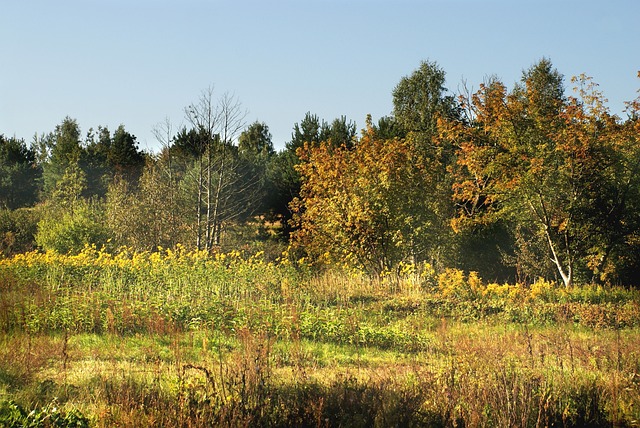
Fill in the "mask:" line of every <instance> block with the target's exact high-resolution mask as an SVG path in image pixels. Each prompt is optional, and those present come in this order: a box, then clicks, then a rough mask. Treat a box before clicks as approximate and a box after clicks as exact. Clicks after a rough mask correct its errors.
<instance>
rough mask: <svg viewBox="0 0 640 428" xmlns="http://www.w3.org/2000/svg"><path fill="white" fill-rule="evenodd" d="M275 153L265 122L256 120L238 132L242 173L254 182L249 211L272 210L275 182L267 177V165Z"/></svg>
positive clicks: (266, 211)
mask: <svg viewBox="0 0 640 428" xmlns="http://www.w3.org/2000/svg"><path fill="white" fill-rule="evenodd" d="M275 154H276V152H275V150H274V148H273V142H272V141H271V133H270V132H269V127H268V126H267V125H266V124H265V123H261V122H257V121H256V122H254V123H252V124H251V125H249V126H248V127H247V129H245V130H244V131H242V133H241V134H240V137H239V138H238V155H239V160H240V162H241V164H242V165H241V168H242V175H243V176H244V180H245V181H246V182H247V183H251V182H255V189H254V190H255V193H254V194H255V196H256V199H255V200H254V201H253V202H252V205H253V209H251V210H249V212H252V211H253V212H257V213H261V214H267V213H269V212H272V211H273V207H274V203H275V198H274V195H275V184H274V183H273V182H272V181H271V179H270V177H269V165H270V163H271V161H272V159H273V157H274V156H275Z"/></svg>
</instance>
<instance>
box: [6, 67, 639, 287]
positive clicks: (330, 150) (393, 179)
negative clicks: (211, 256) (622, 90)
mask: <svg viewBox="0 0 640 428" xmlns="http://www.w3.org/2000/svg"><path fill="white" fill-rule="evenodd" d="M570 82H571V84H572V86H573V88H572V91H567V90H566V88H565V83H566V82H565V79H564V77H563V76H562V74H560V73H559V72H558V71H557V70H556V69H555V68H554V67H553V65H552V63H551V62H550V61H549V60H548V59H542V60H540V61H539V62H537V63H536V64H534V65H533V66H531V67H530V68H528V69H527V70H525V71H523V74H522V77H521V79H520V81H519V82H518V83H516V84H515V85H514V87H513V88H512V89H510V90H509V89H508V88H507V87H506V85H505V84H504V83H503V82H502V81H501V80H500V79H499V78H497V77H495V76H492V77H489V78H487V79H486V80H485V82H484V83H483V84H481V85H480V87H479V89H478V90H477V91H472V90H469V89H466V88H465V89H463V90H462V91H461V93H459V94H453V93H452V92H450V91H449V90H448V89H447V88H446V86H445V72H444V70H443V69H442V68H441V67H439V65H438V64H437V63H435V62H429V61H425V62H422V63H421V64H420V66H419V68H417V69H416V70H414V71H413V72H412V73H411V74H410V75H408V76H405V77H403V78H401V79H400V81H399V83H398V84H397V86H396V87H395V89H394V90H393V93H392V96H393V106H394V109H393V113H392V114H391V115H389V116H386V117H382V118H380V119H379V120H378V121H377V122H375V123H374V121H373V120H372V118H371V117H368V118H367V120H366V126H365V129H363V130H362V131H361V132H360V133H358V132H357V130H356V125H355V123H353V122H351V121H349V120H347V118H346V117H344V116H343V117H340V118H336V119H335V120H333V121H332V122H330V123H329V122H326V121H324V120H321V119H320V118H318V116H316V115H313V114H311V113H307V114H306V115H305V117H304V118H303V119H302V120H301V121H300V122H298V123H295V124H294V126H293V131H292V135H291V140H290V141H288V142H287V143H286V145H285V147H284V149H282V150H280V151H276V150H275V149H274V146H273V143H272V140H271V134H270V132H269V128H268V126H267V124H265V123H263V122H254V123H251V124H248V125H247V124H246V123H245V118H246V113H245V111H244V110H243V108H242V105H241V103H240V102H239V101H238V100H237V99H236V98H235V97H233V96H230V95H228V94H223V95H222V96H220V97H217V94H215V92H214V91H213V89H212V88H208V89H206V90H204V91H202V93H201V95H200V97H199V98H198V100H196V101H195V102H194V103H192V104H191V105H189V106H187V107H186V108H185V110H184V114H185V123H187V126H183V127H180V128H178V129H175V128H174V126H173V125H172V123H171V121H170V120H168V119H167V120H165V121H164V122H162V123H161V124H159V125H158V126H157V128H156V129H155V130H154V134H155V136H156V138H157V140H158V142H159V143H160V144H161V149H160V150H159V151H158V152H157V153H146V152H143V151H141V150H140V149H139V147H138V143H137V141H136V138H135V136H133V135H131V134H130V133H129V132H128V131H127V130H126V129H125V127H124V126H120V127H118V128H117V129H116V130H115V131H114V132H111V131H110V130H109V129H107V128H106V127H98V128H97V130H94V129H90V130H89V131H88V132H87V133H86V135H85V136H84V137H83V136H82V134H81V130H80V126H79V125H78V123H77V122H76V121H75V120H74V119H72V118H69V117H67V118H65V119H64V120H63V121H62V123H61V124H59V125H58V126H56V129H55V130H54V131H53V132H51V133H49V134H43V135H36V136H35V137H34V139H33V141H32V142H31V143H30V144H29V145H27V144H26V143H25V141H24V140H19V139H16V138H7V137H4V136H2V135H0V177H1V179H0V206H2V210H1V211H0V215H1V216H2V217H0V251H1V252H2V254H4V255H5V256H8V255H10V254H13V253H17V252H22V251H27V250H30V249H34V248H40V249H43V250H55V251H58V252H63V253H66V252H74V251H78V250H79V249H81V248H82V247H83V246H84V245H87V244H89V245H96V246H99V247H104V248H107V249H113V250H116V249H117V248H119V247H122V246H126V247H128V248H131V249H134V250H140V251H156V250H157V249H158V248H159V247H161V248H173V247H175V246H177V245H183V246H186V247H188V248H193V249H198V250H203V251H210V252H213V251H219V250H225V249H229V248H234V249H237V248H244V249H246V250H248V251H257V250H258V249H260V248H262V249H264V248H278V245H286V244H290V245H291V247H292V248H294V249H295V250H296V251H297V252H298V254H300V255H301V256H304V257H305V258H307V259H309V260H311V261H313V262H314V263H317V264H319V265H322V264H327V265H332V266H336V265H337V266H346V267H357V268H362V269H365V270H367V271H369V272H371V273H372V274H375V275H381V274H384V273H386V272H393V271H394V270H398V269H400V266H402V264H403V263H429V264H430V265H431V266H432V267H434V268H436V269H444V268H446V267H458V268H461V269H465V270H473V271H477V272H479V273H480V274H481V275H482V276H483V277H485V278H488V279H490V280H516V281H522V282H527V281H531V280H535V279H537V277H544V278H550V279H555V280H557V281H558V282H561V283H563V284H564V285H566V286H571V285H572V284H574V283H586V282H598V283H606V284H626V285H637V284H638V283H639V280H640V174H639V172H640V171H639V168H640V147H639V145H638V138H639V135H640V119H639V118H640V98H636V99H635V100H633V101H630V102H628V103H627V106H626V107H627V108H626V110H625V114H626V118H624V119H622V118H620V117H618V116H616V115H614V114H612V113H611V112H610V111H609V109H608V108H607V106H606V99H605V98H604V95H603V94H602V93H601V92H600V91H599V89H598V86H597V84H596V83H595V82H593V80H592V79H591V78H589V77H588V76H586V75H581V76H577V77H574V78H572V79H570Z"/></svg>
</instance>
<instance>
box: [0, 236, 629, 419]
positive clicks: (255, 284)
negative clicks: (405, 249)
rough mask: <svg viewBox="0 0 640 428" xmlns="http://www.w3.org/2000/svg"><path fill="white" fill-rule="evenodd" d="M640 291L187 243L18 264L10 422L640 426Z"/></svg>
mask: <svg viewBox="0 0 640 428" xmlns="http://www.w3.org/2000/svg"><path fill="white" fill-rule="evenodd" d="M639 332H640V292H638V291H637V290H628V289H622V288H602V287H597V286H582V287H574V288H570V289H565V288H564V287H558V286H557V285H556V284H552V283H549V282H545V281H542V280H540V281H537V282H536V283H534V284H531V285H530V286H521V285H509V284H494V283H490V282H487V281H483V280H482V279H481V278H478V276H477V275H475V274H474V273H463V272H460V271H457V270H446V271H444V272H441V273H438V274H437V273H436V272H434V271H433V269H431V267H430V266H429V265H420V266H414V265H403V266H401V268H400V269H399V271H398V272H394V273H391V274H387V275H383V276H382V277H381V278H375V279H372V278H369V277H367V276H366V275H364V274H362V273H359V272H356V271H349V270H338V269H335V270H329V271H322V272H318V271H316V270H314V269H312V268H310V267H308V266H306V265H305V263H304V260H295V261H292V260H291V259H290V258H289V257H287V255H286V254H285V255H283V257H281V258H278V259H276V260H273V261H267V260H266V259H265V257H264V255H262V254H257V255H255V256H253V257H243V255H242V254H239V253H230V254H219V255H217V256H216V257H208V256H206V255H205V254H202V253H197V252H187V251H184V250H181V249H177V250H175V251H171V250H163V251H159V252H156V253H135V252H132V251H126V250H123V251H121V252H120V253H118V254H116V255H110V254H106V253H103V252H101V251H98V250H96V249H93V248H86V249H85V250H84V251H83V252H82V253H80V254H79V255H77V256H61V255H57V254H55V253H28V254H24V255H19V256H15V257H14V258H12V259H4V260H0V426H97V427H111V426H121V427H128V426H131V427H134V426H135V427H145V426H176V427H197V426H234V427H235V426H310V427H311V426H312V427H316V426H318V427H324V426H331V427H333V426H336V427H352V426H356V427H357V426H381V427H386V426H433V427H446V426H452V427H453V426H465V427H475V426H500V427H536V426H540V427H543V426H559V427H584V426H592V427H600V426H640V334H638V333H639Z"/></svg>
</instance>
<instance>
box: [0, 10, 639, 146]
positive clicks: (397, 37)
mask: <svg viewBox="0 0 640 428" xmlns="http://www.w3.org/2000/svg"><path fill="white" fill-rule="evenodd" d="M0 10H1V12H0V61H1V62H0V63H1V64H2V66H1V67H0V133H3V134H5V135H7V136H14V135H15V136H16V137H19V138H24V139H25V140H27V141H31V139H32V137H33V135H34V133H36V132H37V133H44V132H50V131H52V130H53V129H54V128H55V126H56V124H58V123H60V122H61V121H62V119H64V117H65V116H70V117H72V118H75V119H77V121H78V123H79V124H80V126H81V128H82V132H83V134H84V133H86V132H87V131H88V130H89V128H90V127H93V128H97V127H98V125H103V126H108V127H109V129H111V130H114V129H115V128H116V127H117V126H118V125H120V124H124V125H125V127H126V129H127V130H128V131H129V132H131V133H133V134H134V135H136V136H137V137H138V141H139V142H140V145H141V147H142V148H144V149H148V150H156V149H157V148H158V145H157V143H156V141H155V139H154V137H153V134H152V132H151V131H152V129H153V128H154V126H156V124H157V123H158V122H161V121H163V120H164V119H165V117H169V118H170V119H171V121H172V122H173V123H174V125H176V126H178V125H180V124H183V123H184V117H183V116H184V115H183V109H184V107H185V106H186V105H188V104H190V103H192V102H194V101H196V100H197V99H198V97H199V95H200V93H201V92H202V90H203V89H205V88H207V87H209V86H211V85H213V86H214V87H215V90H216V92H217V93H218V94H219V95H222V94H223V93H224V92H229V93H234V94H235V95H236V96H237V98H238V99H239V100H240V101H241V103H242V105H243V107H244V108H245V109H246V110H247V111H248V116H247V123H251V122H253V121H255V120H259V121H262V122H265V123H266V124H267V125H268V126H269V128H270V130H271V133H272V134H273V141H274V144H275V146H276V148H282V147H283V146H284V143H285V142H286V141H288V140H289V139H290V137H291V130H292V128H293V124H294V123H295V122H299V121H300V120H301V119H302V118H303V117H304V115H305V113H306V112H307V111H311V112H312V113H315V114H317V115H318V116H319V117H320V118H322V119H325V120H327V121H329V122H330V121H332V120H333V119H334V118H336V117H339V116H341V115H345V116H347V118H348V119H350V120H353V121H355V122H356V123H357V125H358V128H359V129H360V128H362V127H363V125H364V119H365V117H366V115H367V114H368V113H370V114H371V115H372V116H373V118H374V120H377V119H378V118H379V117H381V116H384V115H387V114H389V113H390V112H391V110H392V97H391V91H392V90H393V87H394V86H395V85H396V84H397V83H398V81H399V80H400V78H401V77H402V76H405V75H408V74H410V73H411V72H412V71H413V70H415V69H416V68H417V67H418V66H419V64H420V61H422V60H426V59H428V60H431V61H436V62H437V63H438V64H439V65H440V66H441V67H442V68H443V69H444V70H445V71H446V73H447V86H448V87H449V89H451V90H452V91H453V92H457V91H458V88H459V86H460V83H461V81H462V80H463V79H465V80H466V81H467V82H468V85H469V86H472V87H473V88H477V86H478V84H479V83H481V82H482V81H483V79H484V78H485V77H486V76H488V75H492V74H495V75H497V76H498V77H499V78H501V79H502V80H503V81H504V82H505V83H506V84H507V85H508V86H509V87H512V86H513V84H514V82H516V81H517V80H518V79H519V78H520V76H521V73H522V70H523V69H526V68H528V67H529V66H531V65H532V64H533V63H535V62H537V61H538V60H539V59H540V58H542V57H543V56H544V57H548V58H550V59H551V61H552V62H553V64H554V65H555V66H556V68H558V70H559V71H560V72H561V73H563V74H564V75H565V77H566V84H567V87H568V89H569V90H570V87H571V84H570V82H569V78H570V77H571V76H572V75H577V74H580V73H582V72H584V73H586V74H588V75H590V76H592V77H594V79H595V81H596V82H598V83H600V89H601V90H602V91H603V92H604V93H605V95H606V96H607V98H608V99H609V107H610V108H611V110H612V111H613V112H615V113H618V114H621V113H622V111H623V108H624V104H623V103H624V101H626V100H631V99H633V98H635V97H636V96H637V93H636V91H637V89H638V88H640V79H638V78H637V77H636V75H637V71H638V70H640V1H638V0H606V1H604V0H599V1H595V0H581V1H573V0H549V1H529V0H439V1H435V0H433V1H432V0H414V1H410V0H386V1H382V0H353V1H349V0H289V1H278V0H255V1H247V0H229V1H216V0H210V1H205V0H180V1H178V0H175V1H165V0H100V1H98V0H74V1H71V0H58V1H51V0H39V1H35V0H34V1H32V0H2V5H1V8H0Z"/></svg>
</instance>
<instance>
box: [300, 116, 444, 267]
mask: <svg viewBox="0 0 640 428" xmlns="http://www.w3.org/2000/svg"><path fill="white" fill-rule="evenodd" d="M298 154H299V156H300V157H301V159H302V162H301V163H300V164H299V165H298V167H297V168H298V170H299V172H300V174H301V176H302V189H301V193H300V198H297V199H295V200H294V201H293V202H292V208H293V211H294V213H295V215H294V218H293V221H294V222H295V225H296V226H297V227H298V229H297V230H296V231H295V232H294V235H293V238H294V242H295V243H296V244H297V245H299V246H302V247H303V248H304V249H305V250H306V251H308V252H309V254H311V255H312V256H313V257H314V258H315V259H318V260H324V261H329V262H339V263H347V264H352V265H356V266H360V267H363V268H365V269H366V270H368V271H369V272H372V273H374V274H380V273H382V272H384V271H389V270H392V269H395V268H397V266H398V264H399V263H400V262H401V261H420V260H426V259H428V258H429V256H430V255H431V250H433V249H434V248H435V247H437V246H438V244H439V242H437V241H436V240H434V239H432V237H433V236H434V232H435V229H437V228H438V227H440V224H439V223H438V221H437V219H436V215H435V213H434V212H432V211H430V210H428V209H425V204H424V190H423V189H425V188H431V187H433V183H432V182H431V179H432V176H431V175H430V174H429V173H428V168H429V164H428V162H427V160H426V159H425V158H424V157H422V156H421V155H420V154H419V152H418V151H417V150H416V147H415V145H414V142H413V141H412V140H399V139H394V140H380V139H377V138H375V134H374V132H373V129H372V126H371V124H369V126H368V129H367V131H365V133H364V134H363V136H362V138H361V139H360V140H359V142H358V143H357V145H356V146H355V147H354V148H353V149H351V150H349V149H348V148H347V147H346V146H341V147H338V148H336V147H333V146H332V145H331V144H330V143H328V142H323V143H321V144H320V145H317V146H312V145H310V144H307V145H305V146H304V147H303V148H301V149H299V150H298Z"/></svg>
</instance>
